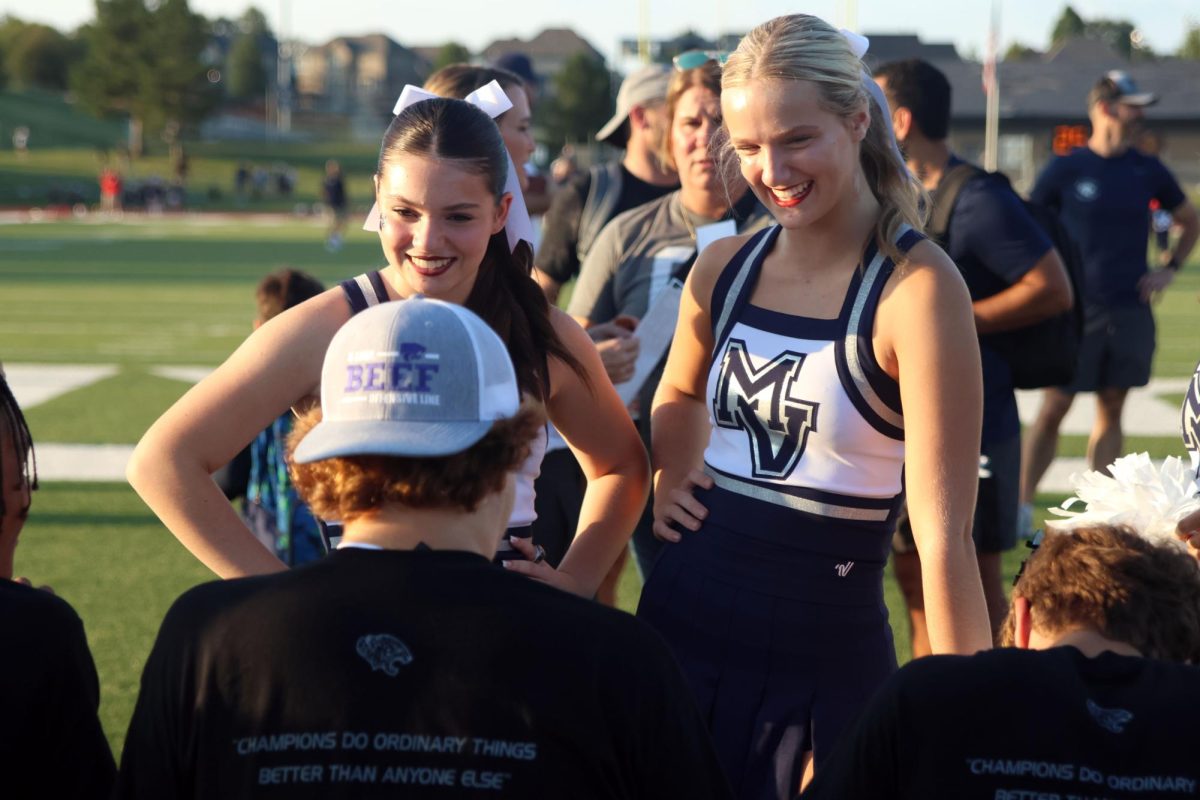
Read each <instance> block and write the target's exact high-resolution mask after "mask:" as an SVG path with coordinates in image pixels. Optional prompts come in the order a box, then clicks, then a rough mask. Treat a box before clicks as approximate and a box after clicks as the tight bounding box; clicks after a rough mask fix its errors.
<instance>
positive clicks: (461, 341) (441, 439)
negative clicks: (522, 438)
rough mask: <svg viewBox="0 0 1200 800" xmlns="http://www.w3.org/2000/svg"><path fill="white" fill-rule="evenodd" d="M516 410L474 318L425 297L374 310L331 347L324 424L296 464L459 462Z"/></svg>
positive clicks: (497, 355) (510, 374) (495, 353)
mask: <svg viewBox="0 0 1200 800" xmlns="http://www.w3.org/2000/svg"><path fill="white" fill-rule="evenodd" d="M520 404H521V396H520V389H519V388H518V386H517V377H516V373H515V371H514V369H513V365H512V360H511V359H510V358H509V355H508V349H507V348H506V347H505V346H504V342H502V341H501V340H500V337H499V336H497V335H496V333H495V331H493V330H492V329H491V328H490V327H489V326H488V324H487V323H486V322H484V321H483V320H482V319H480V318H479V317H478V316H476V315H475V314H474V313H472V312H471V311H468V310H467V309H466V308H463V307H462V306H460V305H455V304H453V303H444V302H442V301H440V300H431V299H426V298H422V297H414V298H409V299H407V300H402V301H396V302H392V303H380V304H379V305H377V306H373V307H372V308H368V309H367V310H365V311H363V312H361V313H359V314H356V315H355V316H353V317H351V318H350V320H349V321H348V322H347V323H346V324H345V325H343V326H342V327H341V329H339V330H338V332H337V333H336V334H335V335H334V337H333V340H332V341H331V342H330V344H329V350H328V351H327V352H326V354H325V362H324V364H323V366H322V368H321V412H322V419H321V422H320V423H318V424H317V425H316V426H315V427H313V429H312V430H311V431H309V432H308V434H307V435H306V436H305V437H304V439H303V440H301V442H300V443H299V445H297V447H296V450H295V452H294V453H293V458H294V460H295V461H296V462H297V463H301V464H307V463H309V462H312V461H320V460H322V459H326V458H336V457H342V456H357V455H383V456H402V457H418V458H419V457H436V456H447V455H452V454H454V453H461V452H463V451H464V450H467V449H469V448H470V447H471V446H472V445H474V444H475V443H476V442H478V441H479V440H480V439H482V438H483V437H484V436H485V435H487V432H488V431H489V430H491V428H492V424H493V423H494V422H495V421H496V420H498V419H504V418H507V417H511V416H512V415H514V414H516V413H517V410H518V408H519V407H520Z"/></svg>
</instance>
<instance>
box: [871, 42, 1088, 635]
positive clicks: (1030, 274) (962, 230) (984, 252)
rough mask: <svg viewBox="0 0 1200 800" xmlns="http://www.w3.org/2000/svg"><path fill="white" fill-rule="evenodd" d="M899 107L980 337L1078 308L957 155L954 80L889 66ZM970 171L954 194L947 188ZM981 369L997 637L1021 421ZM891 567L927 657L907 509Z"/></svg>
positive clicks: (978, 542)
mask: <svg viewBox="0 0 1200 800" xmlns="http://www.w3.org/2000/svg"><path fill="white" fill-rule="evenodd" d="M875 80H876V82H877V83H878V84H879V85H880V87H881V88H882V89H883V90H884V93H885V94H886V96H887V100H888V105H889V106H890V107H891V110H892V125H893V128H894V129H895V131H896V139H897V141H898V142H899V143H900V146H901V148H902V149H903V150H904V157H905V159H906V160H907V162H908V168H909V169H910V170H911V171H912V173H913V174H914V175H916V176H917V177H918V178H919V179H920V180H921V182H922V184H923V185H924V186H925V188H926V189H928V190H929V192H930V193H931V195H932V197H933V200H934V204H935V206H940V205H941V204H949V205H950V208H949V216H948V217H947V218H946V219H947V224H946V230H944V231H937V232H932V231H931V235H935V236H937V237H938V238H940V239H941V242H940V243H941V245H942V246H943V247H945V248H946V252H947V254H949V256H950V258H952V259H953V260H954V263H955V264H957V265H958V268H959V270H960V271H961V272H962V275H963V278H964V280H965V281H966V283H967V288H968V289H969V290H970V292H971V301H972V302H971V305H972V308H973V310H974V315H975V329H976V330H977V331H978V333H979V334H980V336H981V337H982V336H986V335H987V334H993V333H1000V332H1003V331H1010V330H1014V329H1016V328H1022V327H1025V326H1028V325H1032V324H1034V323H1037V322H1040V321H1041V320H1044V319H1046V318H1048V317H1051V316H1054V315H1055V314H1059V313H1062V312H1063V311H1065V310H1066V309H1068V308H1070V307H1071V302H1072V297H1071V284H1070V280H1069V278H1068V276H1067V272H1066V268H1065V267H1064V266H1063V263H1062V260H1061V258H1060V257H1059V255H1058V252H1057V251H1056V250H1055V249H1054V245H1053V243H1052V242H1051V241H1050V239H1049V237H1048V236H1047V235H1046V233H1045V232H1044V231H1043V230H1042V228H1041V227H1040V226H1039V224H1038V222H1037V221H1036V220H1035V219H1034V218H1033V217H1032V216H1030V214H1029V212H1028V211H1026V210H1025V206H1024V204H1023V203H1022V202H1021V198H1019V197H1017V195H1016V193H1015V192H1013V190H1012V187H1011V186H1010V185H1009V184H1008V181H1006V180H1004V179H1003V178H1002V177H1000V176H997V175H991V174H988V173H982V172H981V171H979V170H975V169H974V168H973V167H971V166H970V165H968V164H965V163H964V162H963V161H962V159H960V158H958V157H957V156H956V155H955V154H954V153H953V152H952V151H951V149H950V146H949V143H948V141H947V136H948V134H949V128H950V101H951V92H950V82H949V81H948V80H947V79H946V76H945V75H944V74H942V72H941V71H940V70H938V69H937V68H936V67H934V66H933V65H932V64H930V63H928V62H926V61H921V60H917V59H912V60H908V61H897V62H892V63H890V64H884V65H883V66H881V67H880V68H879V69H877V70H876V71H875ZM962 170H970V172H968V175H971V177H969V178H967V179H966V182H965V183H960V184H959V185H960V186H961V189H959V190H958V192H957V194H956V195H955V196H954V197H947V196H946V194H945V193H946V186H948V185H952V184H954V183H955V180H956V177H957V176H958V174H959V172H960V171H962ZM979 352H980V356H981V363H982V366H983V392H984V400H983V431H982V436H981V439H980V448H979V464H980V467H979V494H978V499H977V501H976V503H975V518H974V521H973V526H972V533H973V535H974V539H975V552H976V555H977V556H978V562H979V572H980V577H981V578H982V580H983V590H984V596H985V597H986V598H987V606H988V615H989V617H990V618H991V622H992V628H993V631H995V630H997V629H998V628H999V626H1000V623H1001V622H1002V621H1003V619H1004V615H1005V613H1007V611H1008V596H1007V595H1006V594H1005V591H1004V581H1003V578H1002V569H1001V555H1002V554H1003V553H1004V552H1005V551H1006V550H1011V549H1012V548H1013V547H1015V546H1016V543H1017V510H1018V494H1017V490H1018V482H1019V480H1020V468H1021V423H1020V419H1019V418H1018V416H1017V401H1016V398H1015V396H1014V395H1013V380H1012V371H1011V369H1010V368H1009V366H1008V363H1007V362H1006V361H1005V360H1004V358H1003V357H1002V356H1001V355H1000V354H999V352H997V351H996V350H994V349H993V348H992V347H990V346H989V344H988V342H987V340H986V339H981V340H980V346H979ZM892 549H893V566H894V568H895V572H896V579H897V581H898V583H899V584H900V588H901V591H902V592H903V593H904V599H905V602H906V604H907V605H908V608H909V619H910V622H911V625H912V647H913V655H914V656H922V655H928V654H929V652H930V648H929V634H928V630H927V628H926V626H925V610H924V609H925V603H924V595H923V592H922V590H921V562H920V559H919V557H918V555H917V551H916V546H915V545H914V543H913V539H912V527H911V525H910V524H909V522H908V514H907V512H905V513H903V514H902V515H901V518H900V520H899V521H898V523H897V526H896V536H895V537H894V539H893V548H892Z"/></svg>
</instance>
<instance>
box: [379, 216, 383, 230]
mask: <svg viewBox="0 0 1200 800" xmlns="http://www.w3.org/2000/svg"><path fill="white" fill-rule="evenodd" d="M379 230H383V214H380V215H379Z"/></svg>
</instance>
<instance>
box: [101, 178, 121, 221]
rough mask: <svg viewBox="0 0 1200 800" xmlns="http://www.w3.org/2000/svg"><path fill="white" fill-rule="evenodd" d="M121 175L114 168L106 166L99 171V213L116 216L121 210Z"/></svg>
mask: <svg viewBox="0 0 1200 800" xmlns="http://www.w3.org/2000/svg"><path fill="white" fill-rule="evenodd" d="M122 186H123V184H122V181H121V173H120V172H118V171H117V169H116V168H115V167H112V166H106V167H104V169H102V170H101V171H100V211H101V212H103V213H105V214H116V213H118V212H119V211H120V210H121V205H122V204H121V190H122Z"/></svg>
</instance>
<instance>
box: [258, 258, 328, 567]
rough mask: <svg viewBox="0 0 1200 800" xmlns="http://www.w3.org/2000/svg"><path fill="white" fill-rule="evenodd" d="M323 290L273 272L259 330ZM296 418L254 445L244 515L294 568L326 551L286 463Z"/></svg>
mask: <svg viewBox="0 0 1200 800" xmlns="http://www.w3.org/2000/svg"><path fill="white" fill-rule="evenodd" d="M323 291H325V287H324V286H323V285H321V282H320V281H318V280H317V279H316V278H314V277H313V276H311V275H309V274H307V273H305V272H301V271H300V270H295V269H281V270H278V271H276V272H272V273H271V274H270V275H268V276H266V277H265V278H263V279H262V281H260V282H259V284H258V289H257V290H256V291H255V302H256V303H257V306H258V316H257V317H256V318H255V320H254V328H255V330H257V329H258V328H259V327H261V326H262V325H265V324H266V323H267V322H269V321H270V320H272V319H274V318H275V317H276V316H278V315H279V314H281V313H283V312H284V311H287V310H288V309H289V308H292V307H293V306H298V305H300V304H301V303H303V302H304V301H305V300H307V299H309V298H310V297H316V296H317V295H319V294H320V293H321V292H323ZM293 419H294V417H293V414H292V412H291V411H287V412H285V413H283V414H281V415H280V416H279V418H278V419H276V420H275V421H274V422H273V423H271V427H269V428H267V429H266V430H264V431H263V432H262V433H260V434H258V437H257V438H255V440H254V441H253V442H252V443H251V445H250V447H249V451H250V473H249V476H248V481H247V485H246V502H245V505H244V506H243V508H242V517H243V518H244V519H245V520H246V524H247V525H249V526H250V530H252V531H253V532H254V535H255V536H257V537H258V540H259V541H260V542H262V543H263V544H264V545H266V546H267V547H268V548H270V550H271V552H273V553H274V554H275V555H276V556H277V557H278V558H279V560H280V561H282V562H283V563H285V564H287V565H288V566H292V567H295V566H299V565H300V564H304V563H306V562H308V561H312V560H314V559H316V558H319V557H321V556H322V555H323V554H324V552H325V549H324V545H322V543H321V534H320V531H319V530H318V528H317V521H316V519H314V518H313V515H312V512H311V511H309V510H308V506H307V505H305V504H304V502H303V501H302V500H301V499H300V498H299V496H298V495H297V494H296V490H295V488H294V487H293V486H292V479H291V477H290V476H289V475H288V466H287V462H286V461H285V460H284V451H285V449H286V445H287V437H288V434H289V433H290V432H291V430H292V422H293Z"/></svg>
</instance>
